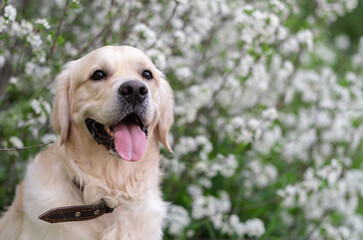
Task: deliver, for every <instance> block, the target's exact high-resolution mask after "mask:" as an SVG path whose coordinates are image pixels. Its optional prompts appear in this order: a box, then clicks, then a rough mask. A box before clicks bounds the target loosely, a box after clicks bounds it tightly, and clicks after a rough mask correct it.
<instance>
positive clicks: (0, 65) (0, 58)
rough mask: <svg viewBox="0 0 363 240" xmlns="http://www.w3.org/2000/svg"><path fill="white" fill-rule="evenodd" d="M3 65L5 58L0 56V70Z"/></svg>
mask: <svg viewBox="0 0 363 240" xmlns="http://www.w3.org/2000/svg"><path fill="white" fill-rule="evenodd" d="M4 64H5V57H4V56H3V55H0V68H2V67H3V66H4Z"/></svg>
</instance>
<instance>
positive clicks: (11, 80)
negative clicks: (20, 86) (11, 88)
mask: <svg viewBox="0 0 363 240" xmlns="http://www.w3.org/2000/svg"><path fill="white" fill-rule="evenodd" d="M9 82H10V83H11V84H17V83H18V79H17V78H16V77H11V78H10V79H9Z"/></svg>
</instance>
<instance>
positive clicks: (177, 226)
mask: <svg viewBox="0 0 363 240" xmlns="http://www.w3.org/2000/svg"><path fill="white" fill-rule="evenodd" d="M189 223H190V217H189V214H188V212H187V211H186V210H185V209H184V208H183V207H181V206H176V205H171V206H169V209H168V216H167V225H168V226H169V228H168V230H169V233H170V234H172V235H174V236H178V235H181V234H182V233H183V229H184V228H185V227H186V226H188V224H189Z"/></svg>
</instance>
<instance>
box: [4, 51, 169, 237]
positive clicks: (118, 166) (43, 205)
mask: <svg viewBox="0 0 363 240" xmlns="http://www.w3.org/2000/svg"><path fill="white" fill-rule="evenodd" d="M56 80H57V88H56V96H55V100H54V106H53V115H52V126H53V127H54V129H55V131H56V133H57V134H58V139H57V141H56V142H55V143H54V144H53V145H51V146H50V147H49V148H47V149H46V150H44V151H43V152H41V153H39V154H38V155H37V156H36V157H35V159H34V160H32V161H31V162H30V163H29V165H28V167H27V171H26V174H25V178H24V181H23V182H22V183H21V184H20V185H19V186H18V188H17V193H16V197H15V200H14V202H13V204H12V205H11V206H10V207H9V209H8V211H7V212H6V213H4V215H3V217H2V219H0V239H1V240H7V239H11V240H14V239H21V240H32V239H37V240H39V239H47V240H49V239H50V240H53V239H67V240H68V239H84V240H90V239H97V240H98V239H104V240H106V239H112V240H114V239H148V240H152V239H161V238H162V222H163V218H164V217H165V215H166V209H167V204H166V203H165V202H163V201H162V199H161V193H160V190H159V182H160V175H161V173H160V170H159V160H160V150H159V142H161V143H162V144H163V145H164V146H165V147H166V149H168V150H169V151H171V149H170V146H169V144H168V141H167V136H168V132H169V129H170V126H171V124H172V122H173V95H172V90H171V88H170V85H169V84H168V82H167V81H166V80H165V77H164V75H163V74H162V73H161V72H160V71H159V70H158V69H157V68H156V67H155V66H154V65H153V63H152V62H151V60H150V59H149V58H148V57H147V56H146V55H145V54H144V53H142V52H141V51H140V50H138V49H135V48H133V47H129V46H106V47H102V48H99V49H96V50H94V51H92V52H91V53H89V54H87V55H85V56H84V57H82V58H80V59H78V60H76V61H72V62H69V63H68V64H66V65H65V67H64V68H63V70H62V72H61V73H60V74H59V75H58V77H57V79H56Z"/></svg>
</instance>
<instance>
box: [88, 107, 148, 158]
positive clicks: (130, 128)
mask: <svg viewBox="0 0 363 240" xmlns="http://www.w3.org/2000/svg"><path fill="white" fill-rule="evenodd" d="M85 122H86V126H87V129H88V131H89V132H90V133H91V135H92V137H93V138H94V139H95V141H96V142H97V143H98V144H102V145H104V146H105V147H106V148H108V149H109V150H110V153H111V154H112V155H114V156H116V157H120V158H122V159H124V160H126V161H137V160H139V159H141V158H142V156H143V155H144V153H145V149H146V137H147V131H148V127H149V126H147V125H145V124H144V123H143V121H141V118H140V117H139V115H137V114H136V113H131V114H129V115H127V116H126V117H124V118H123V119H122V120H121V121H120V122H119V123H117V124H115V125H112V126H105V125H103V124H101V123H99V122H97V121H96V120H94V119H92V118H87V119H86V121H85Z"/></svg>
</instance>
